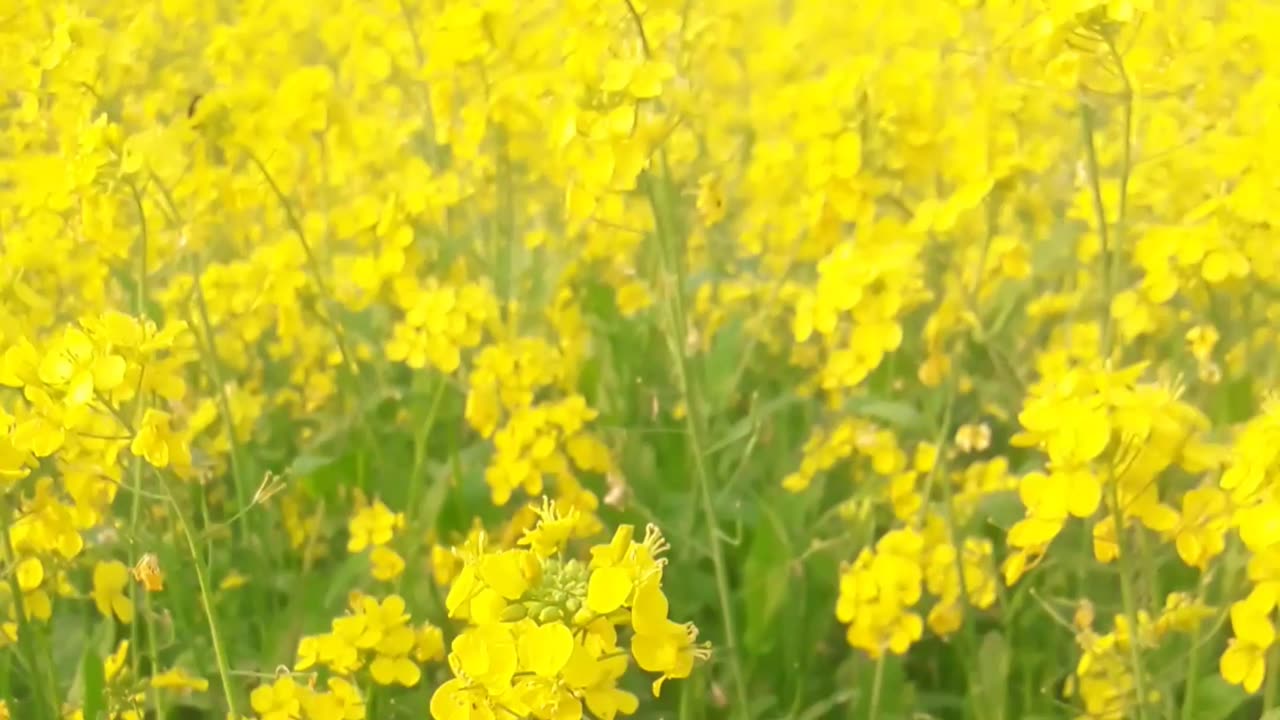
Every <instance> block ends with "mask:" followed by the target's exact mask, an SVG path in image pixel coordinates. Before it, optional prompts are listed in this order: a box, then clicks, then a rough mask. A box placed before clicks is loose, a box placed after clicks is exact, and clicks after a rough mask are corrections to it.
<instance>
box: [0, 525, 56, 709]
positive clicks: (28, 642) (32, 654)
mask: <svg viewBox="0 0 1280 720" xmlns="http://www.w3.org/2000/svg"><path fill="white" fill-rule="evenodd" d="M11 513H12V508H10V507H9V504H8V503H0V535H3V537H0V560H3V561H4V565H5V567H8V568H13V567H15V566H16V563H17V556H16V553H15V552H14V550H13V548H12V546H10V544H9V516H10V514H11ZM8 575H9V590H10V591H11V592H12V594H13V604H14V611H15V614H16V616H17V618H16V622H17V623H18V647H19V649H20V650H21V655H20V657H23V658H25V659H26V665H27V671H28V672H29V673H30V675H31V685H32V687H33V688H34V691H35V695H36V696H37V697H38V698H39V701H38V702H37V706H38V707H39V708H40V717H42V718H49V719H50V720H56V718H57V717H58V689H57V683H56V682H55V681H54V678H53V675H52V668H45V663H44V662H42V659H43V658H41V656H40V652H39V648H37V647H36V630H37V627H36V624H35V623H33V622H31V620H30V618H28V617H27V608H26V603H25V601H24V598H23V595H22V587H21V586H20V585H18V574H17V573H16V572H9V573H8ZM49 660H50V664H52V658H49Z"/></svg>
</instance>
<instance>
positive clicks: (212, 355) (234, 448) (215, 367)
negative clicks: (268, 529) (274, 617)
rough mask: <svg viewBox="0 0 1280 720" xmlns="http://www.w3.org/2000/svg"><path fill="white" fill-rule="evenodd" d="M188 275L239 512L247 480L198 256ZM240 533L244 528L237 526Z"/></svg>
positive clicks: (245, 497)
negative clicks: (215, 390) (190, 276)
mask: <svg viewBox="0 0 1280 720" xmlns="http://www.w3.org/2000/svg"><path fill="white" fill-rule="evenodd" d="M191 265H192V268H191V274H192V276H193V277H192V289H193V291H194V293H195V299H196V311H197V313H198V314H199V316H200V327H201V329H202V330H203V333H202V334H203V335H204V338H203V340H204V342H203V343H198V345H197V347H199V348H200V354H201V355H202V356H204V358H205V366H206V368H207V370H208V373H209V376H210V379H211V380H213V384H214V385H216V386H217V401H218V411H219V412H218V414H219V415H220V416H222V431H223V432H225V433H226V434H227V443H228V446H229V449H230V452H229V453H228V455H229V456H230V461H231V477H232V480H233V481H234V482H235V489H236V506H237V508H236V509H237V511H240V510H243V509H245V508H247V507H248V506H249V494H248V487H247V486H246V484H245V483H246V480H247V478H245V477H244V472H243V470H244V468H243V465H242V464H241V461H240V443H239V442H238V441H237V439H236V428H235V424H234V423H233V422H232V414H231V399H230V397H229V396H228V395H227V386H226V383H225V382H224V381H223V376H222V360H221V358H219V357H218V345H217V340H216V339H215V337H214V331H213V324H212V323H211V322H210V321H209V306H208V304H207V303H206V302H205V299H204V289H203V288H202V287H201V286H200V277H201V276H202V275H203V274H204V269H203V268H202V267H201V265H200V257H199V255H198V254H195V253H193V254H192V255H191ZM240 529H241V531H242V532H243V531H244V530H245V529H246V528H244V527H243V526H241V528H240Z"/></svg>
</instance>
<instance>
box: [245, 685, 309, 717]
mask: <svg viewBox="0 0 1280 720" xmlns="http://www.w3.org/2000/svg"><path fill="white" fill-rule="evenodd" d="M301 696H302V688H300V687H299V686H298V684H297V683H295V682H294V680H293V678H292V677H289V676H288V675H284V676H282V677H279V678H276V680H275V682H273V683H271V684H269V685H259V686H258V687H256V688H254V689H253V692H252V693H250V694H249V704H250V705H252V706H253V711H254V712H256V713H258V717H259V719H260V720H298V718H300V717H301V714H300V713H301V711H302V699H301Z"/></svg>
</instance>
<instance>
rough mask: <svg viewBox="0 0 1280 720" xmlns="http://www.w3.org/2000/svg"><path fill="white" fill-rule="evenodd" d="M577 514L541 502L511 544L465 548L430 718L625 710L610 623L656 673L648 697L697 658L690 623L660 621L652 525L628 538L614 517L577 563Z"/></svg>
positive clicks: (700, 654) (659, 547)
mask: <svg viewBox="0 0 1280 720" xmlns="http://www.w3.org/2000/svg"><path fill="white" fill-rule="evenodd" d="M576 514H577V511H576V510H575V509H572V508H570V509H569V510H567V511H561V510H560V509H559V508H558V507H557V506H556V505H555V504H554V503H550V502H547V503H544V504H543V505H542V507H540V508H539V509H538V522H537V523H536V524H535V525H534V527H533V528H531V529H530V530H528V531H526V532H525V533H524V535H523V537H521V538H520V540H519V544H518V546H517V547H515V548H512V549H506V550H502V549H497V548H491V547H489V546H488V543H487V540H486V538H485V537H484V536H483V535H479V536H477V538H476V541H475V542H474V543H473V544H472V545H471V546H470V547H468V548H467V549H466V552H465V564H464V566H463V568H462V570H461V572H460V573H459V575H458V576H457V577H456V578H455V579H454V581H453V583H452V585H451V586H450V587H449V594H448V597H447V599H446V605H447V607H448V610H449V615H450V617H454V618H457V619H460V620H464V621H466V623H467V628H466V629H465V630H464V631H463V632H462V633H461V634H460V635H458V636H457V637H456V638H455V639H454V640H453V643H452V645H451V648H450V653H449V667H450V668H451V670H452V671H453V675H454V677H453V678H452V679H451V680H449V681H447V682H446V683H445V684H444V685H441V686H440V688H439V689H437V690H436V692H435V694H434V695H433V696H432V698H431V714H432V717H434V718H436V719H437V720H454V719H455V718H466V717H473V713H476V712H481V713H502V712H505V713H507V714H509V715H511V716H514V717H539V718H543V717H555V718H571V719H574V718H581V717H583V716H584V714H583V713H584V707H585V709H586V710H587V711H588V712H590V713H591V716H592V717H597V718H606V719H610V718H613V717H615V716H616V715H618V714H619V713H622V714H625V715H630V714H632V713H634V712H635V711H636V709H637V707H638V700H637V698H636V696H635V695H633V694H631V693H630V692H628V691H626V690H623V689H620V688H619V687H618V685H617V683H618V680H619V679H620V678H621V677H622V676H623V674H624V673H625V672H626V670H627V667H628V665H629V663H628V653H627V649H626V648H625V647H624V646H620V644H619V643H620V639H625V638H620V633H619V629H623V630H626V631H627V633H628V634H629V635H630V656H631V658H634V660H635V663H636V665H638V666H639V667H640V669H642V670H644V671H646V672H650V673H657V674H658V675H659V676H658V678H657V679H655V680H654V681H653V694H654V695H655V696H657V695H659V694H660V693H661V690H662V685H663V682H664V681H666V680H669V679H673V678H684V677H688V676H689V674H690V672H691V671H692V669H693V666H694V663H695V661H697V660H698V659H701V658H705V657H707V654H708V650H707V648H706V647H705V646H703V645H700V644H698V643H697V642H696V640H697V636H698V631H697V629H696V628H695V627H694V626H693V625H692V624H681V623H677V622H675V621H673V620H671V619H670V618H669V617H668V604H667V598H666V596H665V595H664V594H663V591H662V579H663V566H664V565H665V560H664V559H663V558H662V557H661V555H662V554H663V552H664V551H665V550H666V548H667V545H666V542H665V541H664V540H663V538H662V535H661V534H660V533H659V532H658V531H657V529H656V528H652V527H650V528H649V529H648V530H647V531H646V533H645V536H644V538H643V539H642V540H640V541H639V542H637V541H636V540H635V537H634V531H633V529H632V527H631V526H629V525H624V526H622V527H620V528H618V530H617V532H616V533H615V534H614V536H613V539H612V540H611V541H610V542H609V543H607V544H603V545H596V546H594V547H592V548H591V552H590V559H589V560H584V559H579V558H576V557H572V556H570V555H568V554H567V551H568V546H567V543H568V542H569V540H570V539H571V538H572V536H573V534H574V527H575V524H576V522H577V518H576V517H575V516H576Z"/></svg>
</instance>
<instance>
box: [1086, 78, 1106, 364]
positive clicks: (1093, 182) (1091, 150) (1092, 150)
mask: <svg viewBox="0 0 1280 720" xmlns="http://www.w3.org/2000/svg"><path fill="white" fill-rule="evenodd" d="M1080 125H1081V129H1082V132H1083V134H1084V148H1085V156H1086V159H1087V161H1088V166H1089V189H1090V192H1091V195H1092V197H1093V214H1094V217H1095V218H1096V221H1097V223H1098V238H1099V240H1100V241H1101V244H1102V252H1101V253H1099V258H1100V259H1099V262H1100V263H1101V265H1102V268H1101V270H1100V271H1099V274H1100V275H1101V277H1102V298H1103V303H1102V347H1103V349H1104V351H1105V352H1104V354H1103V358H1104V359H1105V358H1107V357H1108V356H1109V355H1110V352H1109V350H1110V348H1111V293H1112V289H1111V231H1110V229H1109V228H1108V227H1107V211H1106V207H1105V206H1104V205H1103V202H1102V178H1101V175H1100V171H1099V170H1098V150H1097V148H1096V147H1095V146H1094V142H1093V135H1094V126H1093V110H1092V108H1090V107H1089V106H1088V104H1086V103H1084V102H1081V103H1080Z"/></svg>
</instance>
